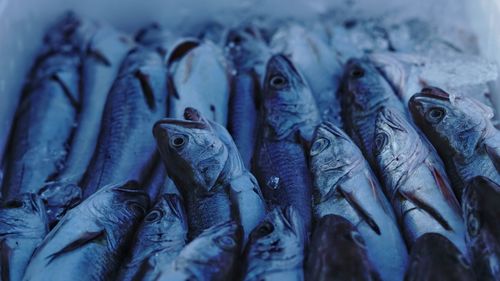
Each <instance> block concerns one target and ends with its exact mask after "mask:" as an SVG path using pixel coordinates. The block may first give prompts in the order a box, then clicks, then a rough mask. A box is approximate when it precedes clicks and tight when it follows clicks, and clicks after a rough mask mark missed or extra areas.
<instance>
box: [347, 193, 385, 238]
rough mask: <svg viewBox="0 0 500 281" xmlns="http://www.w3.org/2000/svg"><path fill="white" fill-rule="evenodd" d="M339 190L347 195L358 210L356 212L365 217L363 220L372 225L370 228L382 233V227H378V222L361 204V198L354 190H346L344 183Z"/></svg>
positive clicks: (348, 199)
mask: <svg viewBox="0 0 500 281" xmlns="http://www.w3.org/2000/svg"><path fill="white" fill-rule="evenodd" d="M338 190H339V191H340V193H341V194H342V196H344V197H345V199H346V200H347V202H349V204H350V205H351V206H352V207H353V208H354V210H356V213H358V215H359V216H360V217H361V218H363V220H364V221H365V222H366V223H367V224H368V225H369V226H370V228H371V229H372V230H373V231H374V232H375V233H377V234H378V235H380V234H381V232H380V228H379V227H378V225H377V223H376V222H375V220H374V219H373V218H372V217H371V215H370V213H369V212H368V211H367V210H366V209H364V208H363V206H362V205H361V204H360V200H359V198H357V197H356V196H355V195H354V192H347V191H346V190H344V188H342V184H340V185H339V188H338Z"/></svg>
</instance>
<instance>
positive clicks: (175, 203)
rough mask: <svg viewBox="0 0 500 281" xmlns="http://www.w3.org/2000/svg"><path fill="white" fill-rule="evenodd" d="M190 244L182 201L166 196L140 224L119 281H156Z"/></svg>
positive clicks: (159, 200) (171, 195)
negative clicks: (188, 242)
mask: <svg viewBox="0 0 500 281" xmlns="http://www.w3.org/2000/svg"><path fill="white" fill-rule="evenodd" d="M186 242H187V217H186V215H185V212H184V208H183V207H182V202H181V198H180V197H179V196H178V195H175V194H163V195H162V196H160V198H159V199H158V202H157V203H156V204H155V206H154V207H153V209H152V210H151V211H149V213H148V214H147V215H146V217H144V220H143V221H142V223H141V224H140V225H139V227H138V230H137V232H136V234H135V239H134V242H133V244H134V245H133V247H132V249H131V252H130V256H129V258H128V259H127V261H126V263H125V265H124V266H123V267H122V269H121V273H120V275H119V277H118V279H117V280H123V281H128V280H142V281H147V280H155V278H156V277H157V276H158V275H159V274H160V271H161V269H162V268H165V267H168V266H170V264H171V263H172V261H173V260H174V259H175V258H176V257H177V255H178V254H179V252H180V251H181V250H182V248H183V247H184V246H185V245H186Z"/></svg>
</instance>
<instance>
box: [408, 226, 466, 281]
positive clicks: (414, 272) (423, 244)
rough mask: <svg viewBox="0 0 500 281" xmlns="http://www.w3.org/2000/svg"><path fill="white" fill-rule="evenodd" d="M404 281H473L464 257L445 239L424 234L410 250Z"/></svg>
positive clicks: (432, 234) (433, 234) (436, 234)
mask: <svg viewBox="0 0 500 281" xmlns="http://www.w3.org/2000/svg"><path fill="white" fill-rule="evenodd" d="M404 280H405V281H474V280H476V277H475V275H474V271H473V270H472V267H471V265H470V263H469V261H468V260H467V258H466V256H464V254H462V253H461V252H460V250H459V249H457V247H456V246H455V245H454V244H453V243H452V242H451V241H450V240H448V239H447V238H446V237H444V236H443V235H441V234H438V233H426V234H424V235H422V236H420V238H418V239H417V241H416V242H415V244H414V245H413V248H412V250H411V256H410V263H409V265H408V270H407V271H406V275H405V279H404Z"/></svg>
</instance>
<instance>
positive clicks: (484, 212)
mask: <svg viewBox="0 0 500 281" xmlns="http://www.w3.org/2000/svg"><path fill="white" fill-rule="evenodd" d="M462 209H463V214H464V220H465V225H466V226H467V232H466V233H467V235H466V236H467V245H468V246H469V253H470V254H471V257H472V264H473V266H474V270H475V271H476V274H477V277H478V279H479V280H485V281H486V280H499V279H500V226H499V225H498V218H500V185H499V184H497V183H495V182H493V181H492V180H490V179H488V178H485V177H481V176H480V177H476V178H474V179H472V180H471V181H470V184H469V185H468V186H467V187H466V188H465V190H464V194H463V197H462Z"/></svg>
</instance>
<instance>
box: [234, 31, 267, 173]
mask: <svg viewBox="0 0 500 281" xmlns="http://www.w3.org/2000/svg"><path fill="white" fill-rule="evenodd" d="M226 49H228V51H227V53H228V56H229V57H230V58H231V61H232V63H233V65H234V68H235V70H234V71H235V73H234V75H232V79H231V94H230V97H229V116H228V124H227V128H228V131H229V133H230V134H231V136H232V137H233V139H234V142H235V143H236V146H237V147H238V150H239V151H240V154H241V157H242V158H243V161H244V162H245V166H246V167H247V168H248V169H250V168H251V167H252V164H251V161H252V156H253V153H254V148H255V143H256V138H257V122H258V116H259V113H258V95H259V93H260V91H261V84H262V80H263V79H264V75H265V67H266V62H267V59H268V58H269V56H270V50H269V48H268V47H267V44H266V43H265V42H264V39H263V38H262V37H261V35H260V32H259V31H258V30H256V28H252V26H248V27H244V26H242V27H239V28H235V29H233V30H230V31H229V33H228V36H227V43H226Z"/></svg>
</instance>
